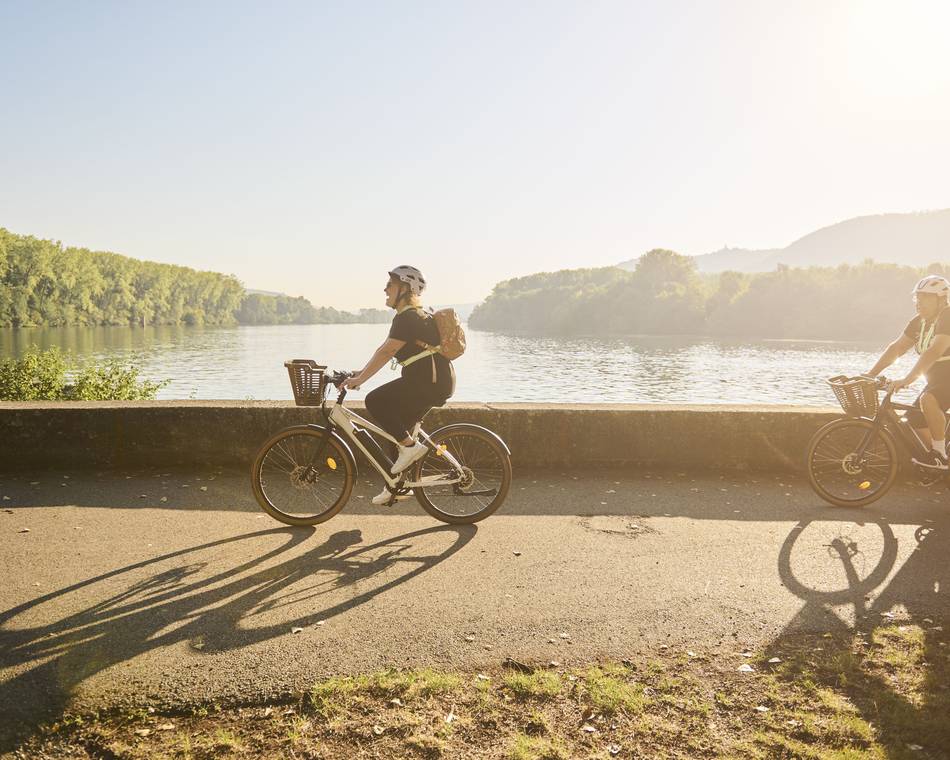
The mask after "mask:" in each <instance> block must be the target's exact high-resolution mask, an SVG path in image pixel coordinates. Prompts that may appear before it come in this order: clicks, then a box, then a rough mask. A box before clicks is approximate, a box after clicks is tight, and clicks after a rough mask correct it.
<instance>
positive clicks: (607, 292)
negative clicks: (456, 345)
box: [470, 250, 950, 341]
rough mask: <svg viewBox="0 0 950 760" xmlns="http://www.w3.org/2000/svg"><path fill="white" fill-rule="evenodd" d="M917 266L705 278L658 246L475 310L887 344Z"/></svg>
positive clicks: (544, 325) (500, 321)
mask: <svg viewBox="0 0 950 760" xmlns="http://www.w3.org/2000/svg"><path fill="white" fill-rule="evenodd" d="M927 273H934V274H943V275H944V276H947V275H948V274H950V265H947V264H932V265H931V266H929V267H925V268H922V269H917V268H914V267H906V266H898V265H895V264H878V263H875V262H873V261H865V262H863V263H861V264H858V265H855V266H849V265H841V266H838V267H827V268H826V267H812V268H808V269H793V268H789V267H786V266H781V265H780V266H779V267H778V268H777V269H776V270H775V271H773V272H765V273H762V274H739V273H738V272H723V273H722V274H720V275H719V276H718V277H714V276H707V277H706V279H705V280H703V279H702V278H700V277H699V276H698V275H697V274H696V272H695V269H694V267H693V264H692V260H691V259H689V258H687V257H684V256H680V255H678V254H676V253H673V252H672V251H664V250H655V251H650V252H649V253H647V254H645V255H644V256H642V257H641V258H640V260H639V261H638V264H637V267H636V269H635V270H634V271H633V272H627V271H623V270H619V269H617V268H615V267H605V268H604V269H577V270H565V271H562V272H554V273H544V274H536V275H530V276H528V277H519V278H517V279H514V280H508V281H506V282H502V283H499V284H498V285H497V286H495V289H494V290H493V291H492V293H491V295H490V296H489V297H488V298H487V299H486V300H485V302H484V303H483V304H481V305H480V306H479V307H478V308H477V309H476V310H475V311H474V313H473V314H472V317H471V320H470V324H471V325H472V326H473V327H475V328H477V329H486V330H502V331H513V332H528V333H541V334H548V335H570V334H626V335H632V334H676V333H693V334H707V335H709V334H711V335H723V336H726V335H728V336H737V337H749V338H802V339H819V340H882V341H883V340H887V339H889V338H892V337H894V336H896V334H897V332H898V331H899V330H900V329H901V327H902V326H903V325H904V323H905V322H906V321H907V320H908V319H910V317H911V316H913V314H914V309H913V304H912V303H911V300H910V291H911V288H912V287H913V285H914V283H915V282H916V281H917V280H918V279H919V278H920V277H922V276H923V275H924V274H927Z"/></svg>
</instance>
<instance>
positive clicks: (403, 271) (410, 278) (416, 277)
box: [389, 264, 426, 296]
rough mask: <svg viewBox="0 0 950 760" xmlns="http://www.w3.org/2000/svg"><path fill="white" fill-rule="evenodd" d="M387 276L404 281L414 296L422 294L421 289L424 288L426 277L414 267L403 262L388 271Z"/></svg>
mask: <svg viewBox="0 0 950 760" xmlns="http://www.w3.org/2000/svg"><path fill="white" fill-rule="evenodd" d="M389 276H390V277H395V278H396V279H397V280H399V281H400V282H404V283H406V285H408V286H409V290H410V291H412V294H413V295H414V296H418V295H422V291H423V290H425V289H426V278H425V277H423V276H422V272H420V271H419V270H418V269H416V268H415V267H410V266H407V265H405V264H403V265H401V266H398V267H396V268H395V269H393V270H392V271H390V273H389Z"/></svg>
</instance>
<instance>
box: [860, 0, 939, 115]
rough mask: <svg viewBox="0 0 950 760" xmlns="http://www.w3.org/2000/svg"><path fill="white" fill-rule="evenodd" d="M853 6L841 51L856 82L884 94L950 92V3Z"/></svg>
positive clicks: (883, 1)
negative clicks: (948, 38)
mask: <svg viewBox="0 0 950 760" xmlns="http://www.w3.org/2000/svg"><path fill="white" fill-rule="evenodd" d="M849 8H850V14H849V17H848V19H847V23H846V30H845V33H844V39H843V50H842V52H843V54H844V55H845V56H846V63H845V67H846V69H847V70H848V71H849V74H850V77H849V78H851V79H852V82H853V83H854V84H855V85H857V86H859V87H860V89H862V90H863V91H865V92H867V93H869V94H872V95H877V96H884V97H897V98H901V97H905V98H915V97H922V96H928V95H936V94H938V93H941V92H944V93H948V94H950V46H948V45H947V40H946V35H947V29H948V28H950V3H947V2H943V1H942V0H937V1H930V0H922V1H918V2H915V1H914V0H910V1H909V2H901V3H898V2H889V1H888V0H870V1H869V2H858V3H854V4H852V5H850V6H849Z"/></svg>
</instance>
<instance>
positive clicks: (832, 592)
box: [766, 519, 950, 758]
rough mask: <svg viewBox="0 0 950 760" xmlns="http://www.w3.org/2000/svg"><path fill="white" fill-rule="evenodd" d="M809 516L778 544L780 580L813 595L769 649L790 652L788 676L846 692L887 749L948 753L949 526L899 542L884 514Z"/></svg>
mask: <svg viewBox="0 0 950 760" xmlns="http://www.w3.org/2000/svg"><path fill="white" fill-rule="evenodd" d="M811 523H812V521H811V520H809V519H803V520H802V521H801V522H799V524H798V525H796V526H795V527H794V528H793V529H792V531H791V532H790V533H789V535H788V537H787V538H786V540H785V542H784V544H783V546H782V548H781V550H780V552H779V558H778V573H779V576H780V577H781V580H782V583H783V584H784V585H785V587H786V588H788V589H789V591H791V592H792V593H794V594H795V595H796V596H798V597H799V598H801V599H802V600H803V601H804V603H805V604H804V606H803V607H802V608H801V610H800V611H799V613H798V614H797V615H796V616H795V617H794V618H793V619H792V620H791V621H789V623H788V624H787V625H786V627H785V628H784V630H783V631H782V632H781V633H780V634H779V635H778V636H777V637H776V638H775V639H774V640H773V641H772V642H771V643H770V644H769V645H768V646H767V648H766V652H767V654H766V656H769V655H773V654H774V655H781V657H782V658H783V660H784V663H783V664H782V665H781V666H779V667H778V675H779V677H780V678H785V679H788V680H790V681H794V682H795V683H796V685H798V686H802V684H810V683H816V684H818V687H821V686H823V687H824V688H826V689H828V688H830V689H834V690H836V691H837V692H838V693H843V694H844V695H845V696H846V698H847V701H848V703H850V705H853V706H854V709H856V711H857V714H858V715H860V717H861V718H863V719H864V720H865V721H866V722H867V723H868V724H870V725H871V726H872V727H873V731H874V733H875V735H876V737H877V740H878V741H880V742H881V744H883V745H884V746H885V748H886V751H887V752H888V756H889V757H890V756H895V757H903V756H905V755H906V756H913V757H930V758H945V757H948V754H947V753H948V748H950V717H948V716H950V680H948V676H950V637H948V636H947V633H946V630H945V629H946V627H947V626H948V624H950V561H948V558H950V530H947V529H946V526H942V527H927V526H923V527H918V528H917V529H916V531H915V532H914V534H913V537H912V539H911V540H912V541H913V542H914V544H915V545H913V546H912V547H908V546H905V547H901V546H900V541H899V539H898V537H897V536H896V535H895V533H894V531H893V530H892V529H891V526H890V525H889V524H888V523H887V522H886V521H885V520H883V519H878V520H872V521H870V522H863V523H862V522H855V523H852V524H851V525H850V526H849V525H847V524H844V523H840V522H839V523H830V522H819V521H816V522H815V524H814V525H813V524H811ZM904 541H907V538H906V537H905V538H904ZM809 547H811V548H809ZM902 548H903V551H901V549H902ZM902 555H903V556H905V557H906V559H905V560H904V562H903V564H901V565H899V566H898V560H899V557H900V556H902ZM816 565H817V567H816ZM822 565H823V567H822ZM817 632H821V633H820V636H821V637H820V638H818V642H819V645H818V646H816V645H815V641H816V638H817V636H816V633H817ZM875 648H877V650H878V651H880V652H882V656H881V658H879V659H877V658H874V657H873V656H872V654H873V652H874V649H875ZM885 648H888V651H893V652H894V653H893V654H883V653H884V652H885ZM888 658H891V659H890V660H889V659H888ZM881 661H883V665H882V662H881ZM908 671H910V672H912V673H913V674H914V675H915V678H914V679H913V680H912V681H911V682H908V680H907V672H908ZM818 687H816V694H815V697H816V699H815V709H816V711H820V705H821V704H822V702H823V701H824V700H823V699H822V696H821V694H820V693H819V692H818V690H817V689H818ZM807 724H808V722H807V721H805V727H803V728H802V729H801V730H802V731H803V732H804V735H803V736H801V737H800V739H801V740H802V741H805V742H806V743H807V742H808V741H809V736H808V735H807V731H808V728H807ZM819 724H820V721H819ZM766 733H767V732H766ZM854 740H855V742H856V743H858V744H859V743H860V737H856V738H855V739H854ZM913 747H918V749H917V750H914V749H913ZM779 748H780V747H779V745H775V746H772V747H771V748H769V749H771V750H772V751H775V752H778V749H779ZM909 748H910V749H909ZM919 748H922V749H919ZM915 753H916V754H915Z"/></svg>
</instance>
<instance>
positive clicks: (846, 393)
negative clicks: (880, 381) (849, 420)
mask: <svg viewBox="0 0 950 760" xmlns="http://www.w3.org/2000/svg"><path fill="white" fill-rule="evenodd" d="M828 385H830V386H831V389H832V390H833V391H834V392H835V396H836V397H837V399H838V403H839V404H841V408H842V409H843V410H844V413H845V414H847V415H848V416H849V417H873V416H874V415H875V414H876V413H877V408H878V397H877V390H878V385H877V383H876V382H875V381H874V380H872V379H870V378H864V377H854V378H850V377H845V376H844V375H838V376H837V377H830V378H828Z"/></svg>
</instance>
